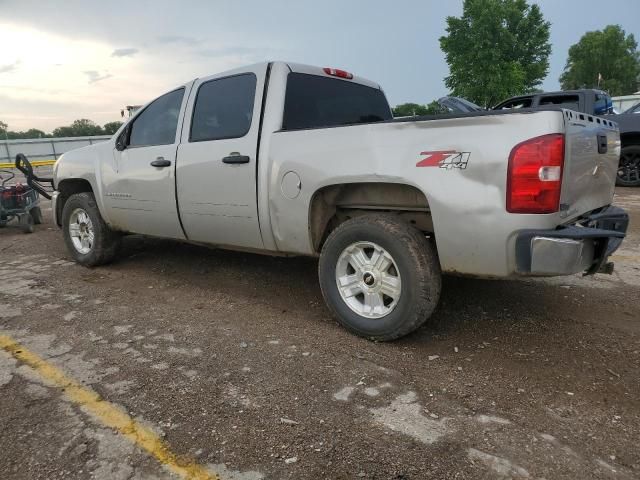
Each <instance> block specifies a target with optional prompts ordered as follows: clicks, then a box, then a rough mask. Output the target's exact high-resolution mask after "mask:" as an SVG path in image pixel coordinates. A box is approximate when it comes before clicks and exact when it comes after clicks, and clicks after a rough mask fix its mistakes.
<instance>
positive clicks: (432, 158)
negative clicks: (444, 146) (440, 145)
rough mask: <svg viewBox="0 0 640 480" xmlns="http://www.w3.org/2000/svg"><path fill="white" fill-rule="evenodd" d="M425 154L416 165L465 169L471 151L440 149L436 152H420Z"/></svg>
mask: <svg viewBox="0 0 640 480" xmlns="http://www.w3.org/2000/svg"><path fill="white" fill-rule="evenodd" d="M420 155H421V156H423V157H424V158H422V159H421V160H420V161H419V162H418V163H416V167H440V168H445V169H447V170H450V169H452V168H459V169H461V170H464V169H465V168H467V164H468V163H469V157H470V156H471V152H456V151H454V150H438V151H435V152H420Z"/></svg>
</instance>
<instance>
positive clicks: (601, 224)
mask: <svg viewBox="0 0 640 480" xmlns="http://www.w3.org/2000/svg"><path fill="white" fill-rule="evenodd" d="M628 225H629V215H627V213H626V212H625V211H624V210H622V209H621V208H618V207H608V208H605V209H602V210H601V211H599V212H595V213H592V214H591V215H589V216H588V217H585V218H583V219H581V220H579V221H578V222H577V223H576V224H574V225H565V226H561V227H559V228H557V229H556V230H525V231H523V232H520V233H519V235H518V238H517V240H516V262H517V271H518V273H520V274H525V275H571V274H574V273H578V272H585V275H591V274H594V273H598V272H605V273H611V272H612V271H613V264H612V263H609V262H607V259H608V258H609V256H610V255H611V254H612V253H613V252H615V251H616V250H617V249H618V247H619V246H620V244H621V243H622V240H623V239H624V237H625V235H626V232H627V227H628Z"/></svg>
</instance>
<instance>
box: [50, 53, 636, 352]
mask: <svg viewBox="0 0 640 480" xmlns="http://www.w3.org/2000/svg"><path fill="white" fill-rule="evenodd" d="M619 155H620V138H619V132H618V128H617V126H616V124H615V123H613V122H611V121H609V120H605V119H602V118H597V117H593V116H590V115H586V114H582V113H576V112H573V111H570V110H563V109H560V108H555V107H550V108H548V109H537V110H534V111H528V110H518V111H490V112H477V113H469V114H463V115H454V116H452V115H448V116H443V117H438V116H433V117H418V118H411V119H393V118H392V115H391V110H390V108H389V104H388V102H387V100H386V98H385V95H384V93H383V91H382V90H381V88H380V86H379V85H377V84H375V83H373V82H370V81H368V80H365V79H363V78H359V77H356V76H354V75H352V74H351V73H349V72H346V71H343V70H338V69H333V68H318V67H311V66H306V65H299V64H293V63H282V62H273V63H261V64H258V65H252V66H249V67H246V68H240V69H237V70H233V71H229V72H225V73H221V74H218V75H213V76H210V77H206V78H199V79H196V80H193V81H192V82H189V83H187V84H185V85H182V86H180V87H178V88H176V89H174V90H172V91H170V92H169V93H166V94H164V95H162V96H161V97H159V98H157V99H155V100H153V101H152V102H150V103H149V104H148V105H146V106H145V107H143V108H142V109H140V110H139V111H138V112H137V114H136V115H135V116H134V117H133V118H131V119H130V120H129V121H128V122H127V123H126V124H125V125H123V126H122V128H121V129H120V130H119V131H118V132H117V133H116V134H115V135H114V137H113V138H112V139H111V140H110V141H107V142H104V143H101V144H96V145H92V146H89V147H85V148H81V149H78V150H74V151H72V152H69V153H66V154H64V155H63V156H62V157H61V158H60V159H59V160H58V162H57V163H56V165H55V167H54V185H55V193H54V195H53V211H54V217H55V222H56V223H57V224H58V225H59V226H61V227H62V230H63V234H64V239H65V242H66V244H67V246H68V249H69V251H70V253H71V255H72V256H73V258H74V259H75V260H76V261H77V262H78V263H80V264H82V265H86V266H95V265H100V264H104V263H107V262H109V261H111V260H112V259H113V258H114V256H115V255H116V252H117V249H118V246H119V242H120V238H121V236H122V235H123V234H127V233H137V234H144V235H153V236H158V237H165V238H173V239H176V240H183V241H189V242H195V243H199V244H206V245H213V246H217V247H222V248H229V249H241V250H247V251H254V252H261V253H266V254H277V255H311V256H319V278H320V286H321V289H322V293H323V295H324V298H325V300H326V302H327V305H328V306H329V308H330V309H331V311H332V312H333V313H334V315H335V317H336V318H337V320H338V321H339V322H340V323H341V324H342V325H344V326H345V327H346V328H348V329H349V330H351V331H352V332H354V333H356V334H358V335H362V336H365V337H367V338H370V339H375V340H393V339H396V338H399V337H401V336H403V335H405V334H407V333H409V332H411V331H413V330H414V329H416V328H418V327H419V326H420V325H421V324H422V323H423V322H424V321H425V320H426V319H427V318H429V316H430V315H431V314H432V313H433V311H434V309H435V308H436V306H437V304H438V300H439V297H440V290H441V275H442V273H451V274H463V275H473V276H480V277H488V278H491V277H493V278H498V277H503V278H504V277H518V276H527V275H569V274H573V273H578V272H586V273H596V272H598V271H603V270H609V271H610V270H611V268H612V264H611V263H609V262H608V261H607V258H608V257H609V255H610V254H611V253H612V252H613V251H614V250H615V249H616V248H617V247H618V246H619V245H620V242H621V241H622V238H623V237H624V235H625V232H626V228H627V224H628V217H627V215H626V214H625V212H624V211H622V210H620V209H618V208H615V207H612V206H611V203H612V199H613V193H614V183H615V179H616V170H617V164H618V158H619Z"/></svg>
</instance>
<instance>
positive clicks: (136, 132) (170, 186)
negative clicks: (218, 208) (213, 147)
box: [103, 87, 187, 238]
mask: <svg viewBox="0 0 640 480" xmlns="http://www.w3.org/2000/svg"><path fill="white" fill-rule="evenodd" d="M186 98H187V87H182V88H178V89H176V90H174V91H172V92H169V93H167V94H165V95H163V96H161V97H159V98H157V99H156V100H154V101H153V102H151V103H150V104H149V105H147V106H146V107H145V108H144V110H143V111H142V112H140V113H139V114H138V115H137V116H136V117H135V118H134V119H133V120H132V121H131V122H130V123H129V124H128V125H127V126H126V127H125V129H124V130H123V131H122V132H121V133H120V135H119V136H118V139H117V140H116V145H115V149H114V151H113V155H114V165H113V169H112V170H111V171H103V181H104V187H105V188H104V191H105V205H106V208H107V209H108V215H109V219H110V221H111V223H112V224H113V225H114V226H115V227H116V228H118V229H119V230H123V231H127V232H132V233H143V234H146V235H154V236H159V237H169V238H184V234H183V233H182V229H181V228H180V220H179V219H178V209H177V205H176V195H175V161H176V152H177V148H178V141H179V138H180V137H179V131H180V129H179V128H178V127H179V125H180V124H181V121H180V120H181V119H182V118H183V112H184V108H185V107H186Z"/></svg>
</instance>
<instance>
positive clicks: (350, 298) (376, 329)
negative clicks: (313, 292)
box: [318, 214, 442, 341]
mask: <svg viewBox="0 0 640 480" xmlns="http://www.w3.org/2000/svg"><path fill="white" fill-rule="evenodd" d="M362 253H364V255H365V256H366V258H364V257H362ZM383 257H384V260H382V258H383ZM358 264H359V265H358ZM387 264H389V266H387ZM362 265H364V267H362ZM378 265H379V266H380V268H378ZM318 274H319V277H320V288H321V289H322V295H323V296H324V299H325V302H326V303H327V305H328V307H329V309H330V310H331V312H332V313H333V315H334V316H335V318H336V319H337V321H338V322H339V323H340V324H341V325H342V326H344V327H345V328H346V329H347V330H349V331H351V332H353V333H355V334H356V335H359V336H362V337H365V338H368V339H370V340H376V341H391V340H395V339H398V338H400V337H402V336H404V335H407V334H408V333H411V332H412V331H414V330H416V329H417V328H419V327H420V326H421V325H422V324H423V323H424V322H426V321H427V320H428V319H429V317H430V316H431V315H432V313H433V312H434V310H435V309H436V307H437V305H438V301H439V299H440V290H441V276H442V274H441V271H440V263H439V261H438V257H437V255H436V251H435V248H434V246H433V244H432V243H431V242H430V241H429V240H427V238H426V237H425V236H424V234H423V233H421V232H420V231H419V230H418V229H416V228H415V227H413V226H411V225H410V224H408V223H406V222H404V221H402V220H401V219H399V218H397V217H394V216H392V215H385V214H371V215H363V216H361V217H357V218H354V219H351V220H348V221H346V222H344V223H342V224H341V225H340V226H338V227H337V228H336V229H335V230H334V231H333V232H331V234H330V235H329V237H328V238H327V240H326V242H325V244H324V246H323V248H322V253H321V255H320V261H319V266H318ZM339 281H340V282H341V284H342V285H343V288H342V289H341V288H339V287H338V282H339ZM341 292H343V293H341ZM358 292H359V293H358ZM381 293H382V294H381ZM387 293H389V295H386V294H387ZM394 297H395V298H394ZM372 305H373V306H374V307H373V308H372Z"/></svg>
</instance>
